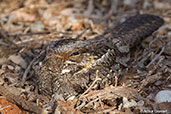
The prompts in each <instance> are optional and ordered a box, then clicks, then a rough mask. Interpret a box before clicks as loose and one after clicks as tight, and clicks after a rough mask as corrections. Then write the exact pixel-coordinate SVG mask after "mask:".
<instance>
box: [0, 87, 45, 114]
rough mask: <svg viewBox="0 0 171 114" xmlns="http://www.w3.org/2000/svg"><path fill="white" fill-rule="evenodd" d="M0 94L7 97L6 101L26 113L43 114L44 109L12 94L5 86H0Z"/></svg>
mask: <svg viewBox="0 0 171 114" xmlns="http://www.w3.org/2000/svg"><path fill="white" fill-rule="evenodd" d="M0 94H1V95H3V96H4V97H6V99H7V100H8V101H9V102H12V103H14V104H16V105H18V106H19V107H21V108H23V109H24V110H26V111H29V112H34V113H36V114H41V112H42V109H41V108H40V107H39V106H37V105H36V104H35V103H32V102H29V101H26V100H25V99H23V98H22V97H19V96H17V95H15V94H12V93H11V92H10V91H8V89H6V88H5V87H4V86H1V85H0Z"/></svg>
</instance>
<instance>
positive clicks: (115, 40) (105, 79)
mask: <svg viewBox="0 0 171 114" xmlns="http://www.w3.org/2000/svg"><path fill="white" fill-rule="evenodd" d="M163 23H164V21H163V20H162V19H161V18H160V17H158V16H153V15H148V14H142V15H140V14H138V15H136V16H133V17H130V18H128V19H127V20H126V21H125V22H124V23H122V24H119V25H117V26H116V27H115V28H114V29H111V30H109V32H106V33H105V34H103V35H101V36H99V37H96V38H95V39H91V40H85V41H82V40H76V39H63V40H57V41H53V42H51V43H50V44H49V45H48V48H47V50H46V55H45V56H46V58H45V59H44V60H43V61H42V65H41V66H40V65H35V66H34V70H35V74H36V77H37V81H38V86H39V91H40V93H42V94H44V95H47V96H51V95H53V94H61V95H62V96H63V97H64V98H67V97H69V96H72V95H78V94H79V93H82V92H84V91H85V90H86V89H87V87H88V86H89V85H90V84H91V83H92V82H93V80H95V77H96V75H95V74H96V70H99V74H98V75H99V77H100V78H101V79H102V80H101V81H100V82H99V84H98V86H96V87H94V88H103V87H104V86H105V85H106V84H108V85H110V84H113V83H114V80H113V78H114V77H113V74H114V72H118V70H119V69H120V68H121V67H127V62H128V61H129V60H130V49H131V48H132V47H134V46H136V45H137V44H139V43H140V41H142V40H143V39H145V38H146V37H147V36H149V35H151V34H152V33H153V32H154V31H156V30H157V29H158V28H159V27H160V26H161V25H162V24H163Z"/></svg>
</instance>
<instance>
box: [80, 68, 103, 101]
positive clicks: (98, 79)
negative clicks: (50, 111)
mask: <svg viewBox="0 0 171 114" xmlns="http://www.w3.org/2000/svg"><path fill="white" fill-rule="evenodd" d="M98 73H99V70H97V71H96V78H95V80H94V81H93V83H92V84H91V85H90V87H89V88H88V89H87V90H86V91H85V92H84V93H83V94H82V95H81V96H80V98H82V97H83V96H84V95H85V94H86V93H87V92H89V91H90V89H91V88H92V87H93V86H94V85H95V83H96V82H97V81H100V80H102V79H101V78H99V76H98Z"/></svg>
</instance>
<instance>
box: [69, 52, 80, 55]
mask: <svg viewBox="0 0 171 114" xmlns="http://www.w3.org/2000/svg"><path fill="white" fill-rule="evenodd" d="M75 55H79V52H74V53H72V54H71V55H70V56H75Z"/></svg>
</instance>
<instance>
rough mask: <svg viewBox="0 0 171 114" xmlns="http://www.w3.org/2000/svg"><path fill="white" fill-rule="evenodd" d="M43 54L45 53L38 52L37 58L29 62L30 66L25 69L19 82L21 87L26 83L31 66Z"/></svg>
mask: <svg viewBox="0 0 171 114" xmlns="http://www.w3.org/2000/svg"><path fill="white" fill-rule="evenodd" d="M44 53H45V51H42V52H40V54H39V55H38V56H37V57H35V58H34V59H33V60H32V61H31V62H30V64H29V65H28V67H27V68H26V70H25V71H24V74H23V77H22V80H21V82H20V85H21V86H23V85H24V83H25V81H26V78H27V74H28V72H29V71H30V69H31V67H32V64H33V63H34V62H35V61H36V60H37V59H38V58H39V57H40V56H42V54H44Z"/></svg>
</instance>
